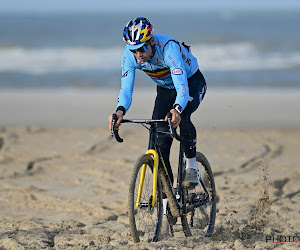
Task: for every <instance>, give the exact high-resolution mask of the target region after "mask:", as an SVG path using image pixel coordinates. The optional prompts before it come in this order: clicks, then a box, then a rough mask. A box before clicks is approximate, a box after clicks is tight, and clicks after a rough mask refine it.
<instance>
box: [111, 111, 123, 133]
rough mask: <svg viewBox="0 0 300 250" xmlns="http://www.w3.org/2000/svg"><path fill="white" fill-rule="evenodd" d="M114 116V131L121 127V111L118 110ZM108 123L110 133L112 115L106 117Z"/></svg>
mask: <svg viewBox="0 0 300 250" xmlns="http://www.w3.org/2000/svg"><path fill="white" fill-rule="evenodd" d="M115 114H116V115H117V117H118V120H117V121H116V122H115V126H114V130H119V127H120V126H121V121H122V120H123V111H121V110H118V111H117V112H116V113H115ZM108 121H109V130H110V131H112V130H113V127H112V121H113V115H110V116H109V117H108Z"/></svg>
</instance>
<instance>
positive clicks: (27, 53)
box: [0, 42, 300, 74]
mask: <svg viewBox="0 0 300 250" xmlns="http://www.w3.org/2000/svg"><path fill="white" fill-rule="evenodd" d="M192 51H193V54H194V55H195V56H196V57H197V58H198V63H199V65H200V67H201V69H202V70H205V71H216V70H217V71H235V70H264V69H273V70H275V69H289V68H299V67H300V51H295V52H289V53H286V52H280V51H278V52H259V51H258V50H257V49H256V47H255V46H254V45H253V44H251V43H249V42H244V43H231V44H213V45H210V44H198V45H192ZM122 52H123V47H111V48H106V49H102V48H91V47H66V48H41V49H27V48H21V47H8V48H3V47H2V48H1V47H0V58H1V61H0V72H23V73H30V74H45V73H51V72H71V71H78V70H79V71H80V70H83V71H84V70H105V69H113V70H114V69H120V64H121V63H120V61H121V55H122Z"/></svg>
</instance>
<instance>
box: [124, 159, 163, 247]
mask: <svg viewBox="0 0 300 250" xmlns="http://www.w3.org/2000/svg"><path fill="white" fill-rule="evenodd" d="M143 164H146V166H147V168H146V175H145V180H144V185H143V191H142V196H141V200H140V203H143V204H144V206H143V207H138V208H137V207H136V201H137V195H138V188H139V183H140V176H141V169H142V166H143ZM153 166H154V161H153V158H152V156H150V155H147V154H144V155H141V156H140V157H139V158H138V160H137V161H136V164H135V166H134V169H133V171H132V175H131V180H130V185H129V196H128V217H129V226H130V232H131V235H132V238H133V241H134V242H136V243H137V242H151V241H154V242H155V241H158V237H159V233H160V229H161V224H162V216H163V202H162V185H161V181H160V177H159V175H158V181H157V182H158V183H157V191H156V203H155V206H154V207H152V206H151V203H152V202H151V199H152V198H151V197H152V193H153ZM147 203H148V204H149V206H148V207H147V206H146V205H145V204H147Z"/></svg>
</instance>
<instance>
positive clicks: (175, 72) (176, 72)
mask: <svg viewBox="0 0 300 250" xmlns="http://www.w3.org/2000/svg"><path fill="white" fill-rule="evenodd" d="M172 73H173V75H182V69H173V71H172Z"/></svg>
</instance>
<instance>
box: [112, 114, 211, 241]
mask: <svg viewBox="0 0 300 250" xmlns="http://www.w3.org/2000/svg"><path fill="white" fill-rule="evenodd" d="M168 117H169V118H168V123H169V128H170V130H169V132H164V131H159V130H158V124H159V123H162V122H165V120H163V119H159V120H150V119H132V120H128V119H123V120H122V122H121V123H138V124H142V125H143V126H144V127H145V128H147V129H148V130H149V131H150V135H149V145H148V151H147V152H146V153H145V154H143V155H141V156H140V157H139V158H138V159H137V161H136V164H135V166H134V169H133V171H132V176H131V180H130V185H129V196H128V216H129V224H130V231H131V235H132V238H133V241H134V242H151V241H158V240H159V239H160V231H161V226H162V219H163V195H165V196H166V197H167V198H168V206H167V220H168V222H169V225H170V227H169V233H170V234H171V235H172V234H173V226H174V225H175V224H176V222H177V217H180V218H181V224H182V228H183V232H184V234H185V236H187V237H188V236H191V235H192V234H194V235H199V234H202V235H203V236H205V237H209V236H211V235H212V233H213V230H214V224H215V218H216V191H215V183H214V178H213V173H212V170H211V167H210V165H209V162H208V160H207V159H206V157H205V156H204V155H203V154H202V153H200V152H197V155H196V160H197V166H198V169H199V170H200V182H199V184H198V185H197V186H196V187H195V188H194V189H191V190H189V189H187V188H184V187H183V186H182V182H183V180H184V174H185V171H184V169H185V158H184V152H183V148H182V144H181V143H180V150H179V162H178V174H177V186H176V188H173V187H172V186H171V182H170V179H169V177H168V172H167V169H166V167H165V163H164V160H163V158H162V155H161V151H160V147H159V144H158V143H157V137H158V135H159V134H164V135H165V136H171V137H175V138H176V139H177V140H178V141H181V137H180V136H179V135H178V134H177V133H176V130H175V129H174V127H173V125H172V123H171V114H170V113H169V114H168ZM116 121H117V116H116V114H114V115H113V122H112V127H113V128H114V124H115V122H116ZM149 126H150V127H149ZM112 136H115V138H116V140H117V141H118V142H123V139H122V138H120V136H119V134H118V130H114V131H113V132H112Z"/></svg>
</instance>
